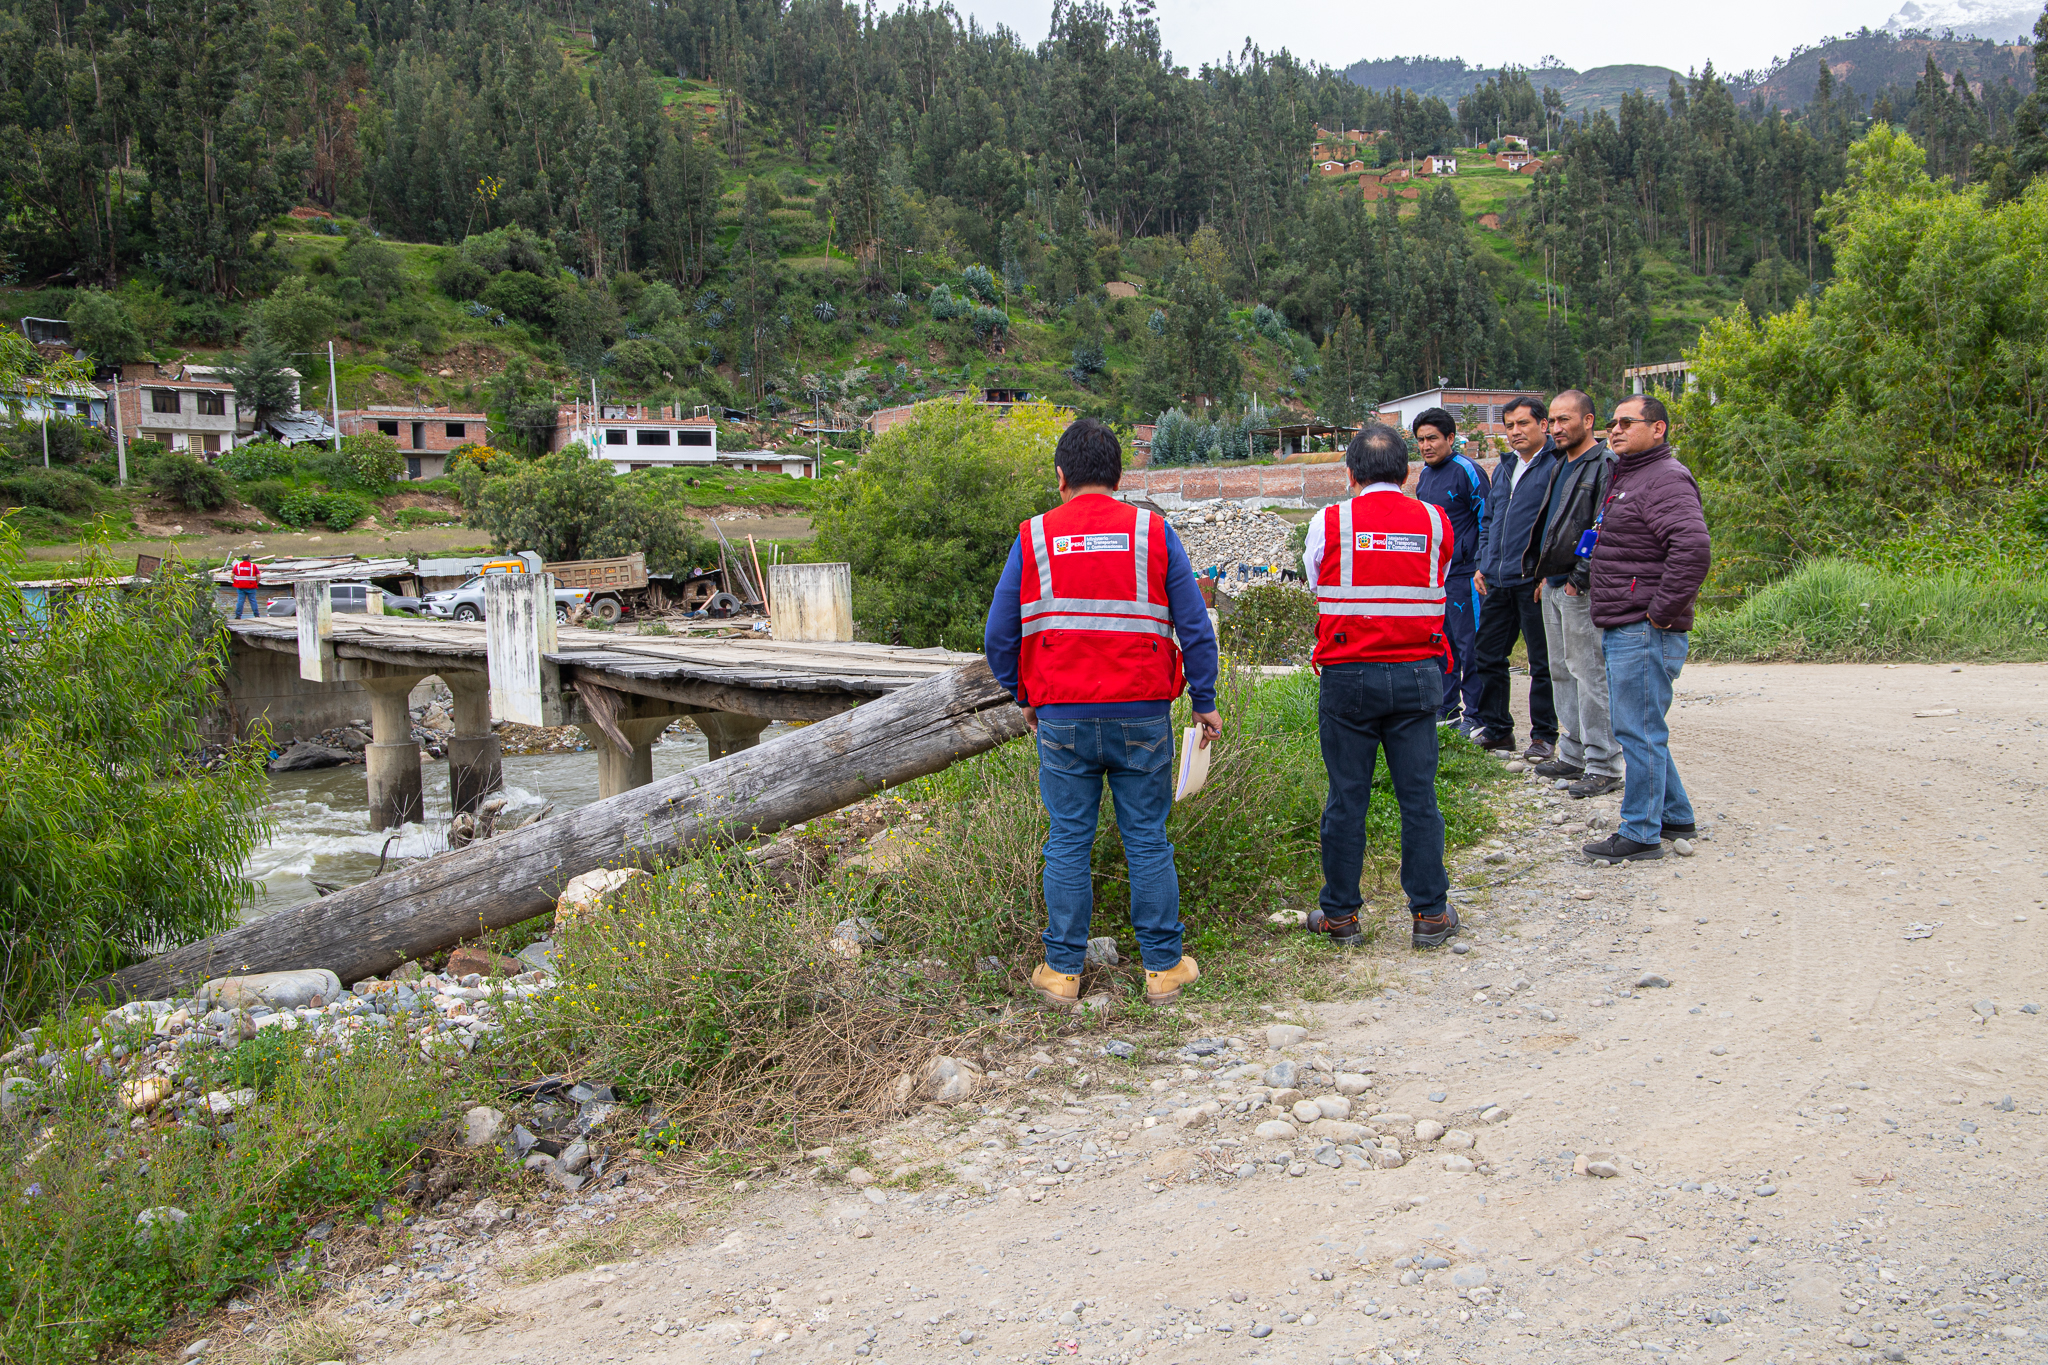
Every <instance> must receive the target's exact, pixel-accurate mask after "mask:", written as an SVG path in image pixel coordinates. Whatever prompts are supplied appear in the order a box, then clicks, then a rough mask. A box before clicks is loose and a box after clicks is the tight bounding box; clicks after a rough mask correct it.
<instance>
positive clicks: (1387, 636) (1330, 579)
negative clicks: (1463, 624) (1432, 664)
mask: <svg viewBox="0 0 2048 1365" xmlns="http://www.w3.org/2000/svg"><path fill="white" fill-rule="evenodd" d="M1450 562H1451V527H1450V524H1449V522H1448V521H1446V520H1445V518H1444V514H1443V512H1442V511H1441V510H1439V509H1438V508H1436V507H1434V506H1432V505H1431V504H1429V503H1426V502H1418V501H1416V500H1415V499H1413V498H1410V497H1408V496H1406V495H1405V494H1401V493H1389V492H1379V493H1362V494H1360V495H1359V496H1357V497H1355V498H1350V499H1348V500H1346V501H1344V502H1340V503H1336V504H1333V505H1332V506H1330V507H1326V508H1324V509H1323V561H1322V563H1321V565H1319V566H1318V568H1317V570H1316V611H1317V616H1316V651H1315V662H1316V664H1317V666H1318V667H1321V666H1324V665H1328V664H1344V663H1411V662H1414V661H1416V660H1419V659H1433V658H1435V657H1436V656H1437V655H1439V654H1441V653H1443V650H1444V570H1445V568H1447V567H1448V566H1449V564H1450Z"/></svg>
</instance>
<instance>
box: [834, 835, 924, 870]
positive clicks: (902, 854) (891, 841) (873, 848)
mask: <svg viewBox="0 0 2048 1365" xmlns="http://www.w3.org/2000/svg"><path fill="white" fill-rule="evenodd" d="M922 847H923V845H922V844H920V843H918V842H917V840H916V839H915V838H913V837H912V836H911V835H910V834H909V833H908V832H907V831H904V830H900V829H894V828H891V829H885V830H883V831H882V832H881V833H880V834H877V835H876V836H875V837H874V838H872V839H870V840H868V841H867V843H866V844H865V845H864V846H863V847H862V849H861V851H860V852H858V853H856V854H854V855H853V856H852V857H851V858H848V859H847V860H846V861H845V862H844V863H842V864H840V866H842V867H844V868H846V869H848V870H849V871H853V872H865V873H867V874H868V875H869V876H872V877H893V876H896V875H897V874H899V873H900V872H902V871H903V867H904V864H906V863H908V862H909V861H910V855H911V854H912V853H914V852H916V851H917V850H918V849H920V848H922Z"/></svg>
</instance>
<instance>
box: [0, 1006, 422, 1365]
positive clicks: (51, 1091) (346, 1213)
mask: <svg viewBox="0 0 2048 1365" xmlns="http://www.w3.org/2000/svg"><path fill="white" fill-rule="evenodd" d="M91 1023H92V1021H91V1020H89V1019H87V1018H85V1017H82V1016H74V1017H73V1018H71V1019H70V1020H69V1021H66V1022H57V1021H49V1022H48V1023H46V1028H45V1040H46V1041H47V1042H49V1043H51V1045H53V1046H56V1047H58V1048H59V1049H60V1050H61V1051H62V1052H63V1055H64V1060H63V1061H62V1063H60V1065H59V1066H58V1067H57V1068H56V1070H55V1071H53V1072H51V1073H49V1078H48V1079H46V1080H44V1081H42V1083H41V1084H39V1085H38V1086H37V1088H36V1090H35V1091H34V1092H33V1097H32V1100H31V1116H32V1119H31V1121H27V1122H20V1123H14V1124H9V1125H8V1126H6V1127H5V1128H4V1129H0V1360H7V1361H10V1362H14V1361H19V1362H34V1363H35V1365H55V1363H56V1362H65V1361H84V1360H91V1359H95V1358H101V1357H104V1356H107V1355H109V1354H114V1353H118V1352H119V1350H120V1348H121V1347H123V1346H124V1345H126V1344H131V1343H141V1342H145V1341H148V1340H149V1339H150V1338H152V1337H154V1336H156V1335H157V1334H159V1333H161V1332H162V1331H164V1330H165V1329H166V1328H167V1327H169V1326H171V1325H172V1324H173V1323H175V1322H178V1321H180V1320H189V1319H191V1318H193V1317H196V1316H200V1315H204V1314H205V1313H207V1312H208V1311H209V1310H210V1309H212V1307H213V1306H214V1305H215V1304H216V1303H218V1302H219V1301H220V1300H221V1299H223V1298H225V1297H226V1296H227V1295H228V1294H229V1293H231V1292H233V1291H234V1290H235V1289H237V1288H238V1287H240V1286H241V1285H244V1284H246V1283H249V1282H251V1281H253V1280H258V1279H264V1278H269V1277H271V1276H273V1275H277V1276H279V1279H278V1282H279V1283H280V1284H281V1285H282V1286H283V1287H285V1288H287V1289H294V1288H302V1289H304V1290H306V1291H308V1292H311V1290H312V1289H313V1287H314V1286H313V1281H312V1279H311V1277H310V1276H309V1275H307V1274H305V1273H304V1272H301V1271H296V1270H293V1269H291V1268H290V1267H289V1266H287V1265H286V1264H284V1262H285V1260H286V1258H287V1257H288V1256H289V1254H290V1253H291V1252H292V1250H293V1249H294V1248H295V1247H297V1246H299V1245H300V1244H301V1243H302V1242H303V1240H304V1237H305V1230H306V1229H307V1228H308V1227H309V1226H311V1225H312V1224H313V1223H314V1222H316V1221H318V1220H319V1219H321V1218H328V1217H331V1218H336V1219H342V1218H353V1219H354V1220H355V1221H356V1222H357V1223H358V1224H360V1223H361V1222H362V1220H363V1217H364V1215H365V1214H367V1213H369V1212H370V1211H371V1209H372V1208H373V1206H374V1205H375V1204H376V1202H377V1201H378V1200H379V1199H380V1198H382V1197H383V1196H384V1195H386V1194H387V1193H389V1192H390V1190H391V1189H392V1187H393V1181H394V1175H395V1173H396V1172H398V1171H399V1170H401V1169H402V1168H403V1167H404V1165H405V1164H406V1163H407V1162H409V1161H410V1160H411V1159H412V1158H413V1156H414V1155H415V1154H416V1153H417V1152H418V1151H419V1149H420V1147H421V1145H422V1143H423V1142H424V1141H425V1139H426V1137H427V1135H428V1133H429V1131H430V1129H431V1128H432V1126H433V1125H434V1124H435V1122H436V1121H437V1120H438V1118H439V1116H440V1113H441V1105H442V1103H443V1091H444V1090H445V1089H446V1088H447V1081H446V1079H445V1077H444V1075H443V1072H442V1068H441V1066H440V1064H439V1063H435V1062H428V1061H426V1060H425V1059H423V1058H422V1057H421V1055H420V1052H419V1049H418V1045H417V1044H416V1043H408V1042H406V1041H404V1040H403V1039H396V1040H392V1041H390V1042H389V1044H388V1045H387V1046H384V1047H381V1048H373V1047H370V1046H367V1045H366V1046H363V1047H359V1048H358V1050H357V1052H356V1053H355V1055H354V1056H353V1057H351V1058H349V1059H347V1060H346V1061H340V1060H320V1061H314V1060H308V1059H306V1057H305V1056H304V1054H305V1052H306V1051H307V1049H305V1048H304V1047H302V1046H300V1045H299V1044H300V1043H301V1042H302V1039H303V1035H298V1034H287V1033H285V1032H283V1031H282V1030H280V1029H267V1030H265V1031H264V1033H263V1034H259V1035H258V1037H257V1038H256V1039H253V1040H251V1041H249V1042H246V1043H243V1044H241V1045H240V1046H239V1047H238V1048H237V1049H236V1050H235V1051H234V1052H232V1053H228V1054H221V1053H218V1052H213V1051H207V1052H187V1053H180V1054H178V1055H179V1058H180V1061H179V1067H180V1071H181V1073H182V1074H184V1075H187V1076H189V1077H190V1078H191V1082H192V1084H193V1086H194V1087H195V1091H196V1094H197V1095H199V1096H203V1095H204V1094H205V1093H206V1092H207V1091H208V1090H225V1089H231V1088H234V1087H236V1086H240V1085H244V1084H247V1085H251V1086H253V1087H255V1088H257V1089H259V1090H260V1092H261V1095H260V1098H259V1099H258V1100H257V1102H256V1103H255V1104H254V1105H252V1106H249V1107H246V1108H244V1109H242V1110H239V1111H237V1113H236V1114H235V1116H234V1120H233V1123H232V1126H231V1127H226V1126H224V1125H225V1120H217V1119H213V1118H207V1119H206V1120H204V1121H200V1120H193V1121H190V1122H187V1123H184V1124H182V1125H181V1124H176V1123H171V1122H169V1121H168V1120H169V1119H170V1118H171V1116H172V1114H173V1113H174V1112H176V1111H175V1110H174V1108H173V1105H174V1103H175V1102H174V1101H166V1102H165V1104H164V1105H163V1106H162V1107H161V1108H160V1110H159V1111H158V1113H157V1114H155V1115H154V1116H153V1117H152V1118H151V1120H150V1121H149V1122H148V1123H147V1124H145V1125H144V1126H143V1127H142V1128H140V1129H137V1128H133V1127H131V1126H130V1123H129V1116H128V1115H126V1114H124V1113H122V1112H120V1110H119V1108H118V1107H117V1105H116V1103H115V1094H114V1089H115V1085H114V1082H112V1081H108V1080H104V1079H102V1078H101V1077H100V1076H98V1075H97V1074H95V1072H94V1069H93V1066H92V1064H91V1063H90V1062H89V1061H87V1060H86V1058H85V1056H84V1053H83V1052H82V1051H81V1050H80V1049H81V1048H82V1047H83V1046H84V1045H85V1044H86V1042H87V1040H89V1039H90V1037H91V1034H92V1029H91ZM110 1032H112V1031H111V1030H110ZM146 1038H147V1030H146V1028H141V1027H138V1026H129V1028H128V1029H127V1031H126V1032H124V1033H120V1034H119V1035H118V1038H116V1039H110V1041H122V1042H126V1043H128V1044H130V1045H140V1044H141V1043H142V1042H144V1041H146ZM35 1074H36V1075H37V1076H42V1075H43V1074H44V1073H42V1072H40V1071H36V1072H35ZM202 1112H203V1111H202ZM161 1208H173V1209H178V1210H180V1211H182V1212H183V1213H184V1214H185V1218H184V1220H183V1221H181V1222H178V1223H176V1224H175V1225H174V1226H169V1225H167V1230H165V1231H161V1232H146V1231H145V1230H144V1229H143V1228H141V1227H139V1226H138V1224H137V1221H136V1220H137V1218H138V1216H139V1215H140V1214H141V1213H142V1212H143V1211H144V1210H145V1209H161ZM280 1272H283V1273H282V1274H280Z"/></svg>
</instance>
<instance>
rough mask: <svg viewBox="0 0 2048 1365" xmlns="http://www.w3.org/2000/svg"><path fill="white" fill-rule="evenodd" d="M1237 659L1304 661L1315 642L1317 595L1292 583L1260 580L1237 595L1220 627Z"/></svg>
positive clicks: (1223, 639) (1222, 640)
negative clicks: (1263, 581)
mask: <svg viewBox="0 0 2048 1365" xmlns="http://www.w3.org/2000/svg"><path fill="white" fill-rule="evenodd" d="M1217 639H1218V642H1219V643H1220V644H1221V645H1222V647H1223V652H1224V653H1225V654H1227V655H1229V656H1230V658H1231V659H1233V660H1235V661H1236V662H1238V663H1247V664H1283V663H1305V662H1307V660H1308V656H1309V653H1310V651H1312V650H1313V649H1314V648H1315V643H1316V599H1315V597H1314V595H1313V594H1311V593H1309V592H1308V591H1306V590H1305V589H1303V588H1301V587H1299V586H1297V585H1295V584H1292V583H1260V584H1258V585H1256V586H1254V587H1250V588H1247V589H1245V590H1244V591H1243V592H1241V593H1239V594H1238V596H1237V600H1236V603H1235V605H1234V607H1233V608H1232V610H1231V612H1230V615H1228V616H1227V617H1224V618H1223V622H1222V625H1221V627H1220V628H1219V629H1218V631H1217Z"/></svg>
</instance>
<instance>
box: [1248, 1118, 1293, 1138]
mask: <svg viewBox="0 0 2048 1365" xmlns="http://www.w3.org/2000/svg"><path fill="white" fill-rule="evenodd" d="M1252 1136H1253V1137H1255V1138H1257V1139H1259V1141H1261V1142H1292V1141H1294V1139H1295V1138H1297V1137H1299V1136H1300V1134H1299V1133H1297V1132H1296V1131H1295V1127H1294V1125H1293V1124H1291V1123H1289V1122H1288V1121H1287V1120H1286V1119H1267V1120H1266V1121H1265V1122H1264V1123H1262V1124H1260V1125H1259V1126H1258V1127H1256V1128H1254V1129H1252Z"/></svg>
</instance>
